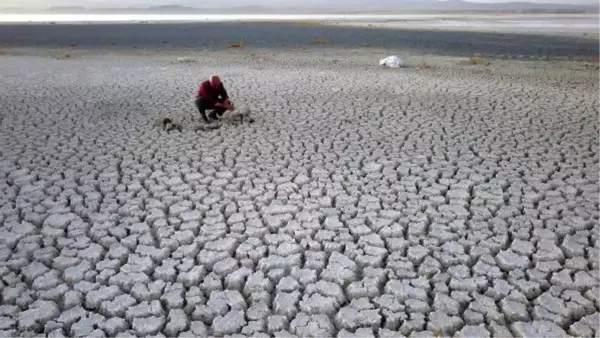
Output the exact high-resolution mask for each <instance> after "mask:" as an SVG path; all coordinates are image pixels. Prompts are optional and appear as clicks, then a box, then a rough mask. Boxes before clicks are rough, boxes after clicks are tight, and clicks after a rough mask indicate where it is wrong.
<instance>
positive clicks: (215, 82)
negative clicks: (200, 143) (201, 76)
mask: <svg viewBox="0 0 600 338" xmlns="http://www.w3.org/2000/svg"><path fill="white" fill-rule="evenodd" d="M195 103H196V107H197V108H198V111H200V115H202V119H204V121H206V122H207V123H210V122H212V121H213V120H217V119H218V118H219V117H220V116H221V115H223V113H225V111H227V110H229V111H233V110H234V107H233V104H232V103H231V101H230V100H229V95H228V94H227V91H226V90H225V87H224V86H223V83H222V82H221V79H220V78H219V76H217V75H213V76H211V77H210V79H209V80H206V81H204V82H202V84H200V88H198V92H197V93H196V100H195ZM207 109H212V111H211V112H210V113H209V114H208V116H207V115H206V110H207Z"/></svg>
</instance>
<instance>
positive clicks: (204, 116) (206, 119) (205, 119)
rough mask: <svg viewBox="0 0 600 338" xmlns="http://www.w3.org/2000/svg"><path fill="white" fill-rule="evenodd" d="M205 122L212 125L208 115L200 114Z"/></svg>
mask: <svg viewBox="0 0 600 338" xmlns="http://www.w3.org/2000/svg"><path fill="white" fill-rule="evenodd" d="M200 115H201V116H202V119H203V120H204V122H207V123H210V120H209V119H208V118H207V117H206V113H200Z"/></svg>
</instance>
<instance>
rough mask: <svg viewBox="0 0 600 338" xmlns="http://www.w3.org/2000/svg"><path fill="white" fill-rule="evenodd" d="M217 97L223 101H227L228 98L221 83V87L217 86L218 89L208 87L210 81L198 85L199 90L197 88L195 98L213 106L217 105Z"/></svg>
mask: <svg viewBox="0 0 600 338" xmlns="http://www.w3.org/2000/svg"><path fill="white" fill-rule="evenodd" d="M219 95H220V96H221V97H222V98H223V99H224V100H227V99H228V98H229V95H227V91H226V90H225V87H223V83H221V85H219V87H217V88H213V87H212V86H211V85H210V81H209V80H206V81H204V82H202V84H200V88H198V92H197V93H196V98H203V99H205V100H206V101H208V102H210V103H212V104H215V103H217V100H218V98H219Z"/></svg>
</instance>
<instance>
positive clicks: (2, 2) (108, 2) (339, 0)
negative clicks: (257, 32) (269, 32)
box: [0, 0, 598, 8]
mask: <svg viewBox="0 0 600 338" xmlns="http://www.w3.org/2000/svg"><path fill="white" fill-rule="evenodd" d="M380 1H382V0H364V2H365V4H366V5H367V4H373V3H378V2H380ZM383 1H385V2H386V3H390V1H389V0H383ZM470 1H471V2H488V3H490V2H510V1H502V0H470ZM278 2H280V1H279V0H0V8H2V7H24V8H47V7H53V6H82V7H128V6H159V5H165V4H168V5H172V4H180V5H186V6H196V7H202V6H211V7H218V6H219V5H223V4H227V5H238V4H240V5H260V4H274V3H278ZM286 2H287V3H289V4H290V5H292V4H294V3H296V4H302V3H307V2H308V3H312V4H322V3H327V4H340V5H342V7H343V4H344V1H343V0H325V1H323V0H311V1H306V0H302V1H301V0H292V1H286ZM353 2H356V1H353ZM394 2H395V3H398V4H400V3H401V2H402V0H396V1H394ZM529 2H535V3H568V4H596V3H598V1H597V0H529Z"/></svg>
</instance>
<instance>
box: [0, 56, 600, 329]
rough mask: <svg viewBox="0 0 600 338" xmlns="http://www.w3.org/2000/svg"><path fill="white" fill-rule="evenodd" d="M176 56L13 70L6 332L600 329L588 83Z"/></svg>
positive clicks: (10, 61) (0, 134)
mask: <svg viewBox="0 0 600 338" xmlns="http://www.w3.org/2000/svg"><path fill="white" fill-rule="evenodd" d="M170 59H171V57H168V58H142V57H123V58H120V59H118V58H114V57H108V56H99V55H96V56H86V57H83V56H82V57H79V58H73V59H70V60H54V59H49V58H41V57H20V58H17V57H9V56H5V57H2V59H1V62H0V73H1V74H2V77H0V88H3V89H2V90H1V91H0V157H1V161H0V205H1V207H0V279H1V281H2V282H1V283H0V292H1V300H2V302H1V303H2V305H0V330H1V331H0V335H2V336H19V335H22V336H34V335H48V336H53V337H59V336H95V337H102V336H147V335H158V336H161V335H164V336H193V335H196V336H205V335H215V336H229V335H238V336H239V335H243V336H261V335H262V336H273V337H282V336H292V335H296V336H349V337H351V336H360V337H367V336H380V337H391V336H413V337H416V336H431V335H445V336H456V337H474V336H476V337H488V336H490V337H492V336H496V337H506V336H510V335H514V336H526V337H539V336H545V337H550V336H553V337H562V336H566V335H572V336H585V337H594V336H598V334H599V332H598V327H599V318H600V314H599V312H598V311H599V306H600V304H599V296H598V293H599V277H600V273H599V261H598V259H599V257H598V252H599V251H598V250H599V239H598V232H599V230H600V229H599V223H598V212H599V208H598V160H599V158H598V96H597V93H598V82H597V76H598V75H597V72H596V73H594V72H593V71H589V70H577V69H574V68H573V67H570V66H569V64H563V63H556V64H554V63H538V64H535V63H516V62H504V63H503V62H496V63H493V64H492V65H491V66H489V67H479V66H476V67H469V66H465V65H461V64H459V63H457V62H455V61H453V60H450V61H447V62H446V63H441V64H439V65H437V66H436V67H434V68H432V69H416V68H406V69H398V70H393V69H386V68H380V67H378V66H377V56H376V55H372V54H369V53H368V52H350V51H346V52H341V51H340V52H336V53H333V52H331V53H329V54H328V53H325V52H323V53H322V54H318V56H315V55H314V54H309V53H302V52H294V53H292V52H290V53H283V52H257V53H246V52H235V53H233V52H228V53H225V52H223V53H214V54H209V55H204V56H198V57H197V59H198V62H194V63H186V64H173V63H171V62H169V60H170ZM172 59H174V58H172ZM212 73H217V74H220V75H221V76H222V78H223V81H224V83H225V85H226V86H227V88H228V90H229V92H230V94H231V96H232V97H233V98H234V101H235V102H238V103H240V104H246V105H248V106H250V107H251V108H252V111H253V117H254V118H255V119H256V122H255V123H254V124H242V125H240V124H228V123H223V125H222V126H221V127H220V128H218V129H215V130H201V129H198V128H196V127H198V126H201V125H202V124H203V122H201V119H199V117H198V115H197V112H196V110H195V107H194V105H193V102H192V101H191V99H190V98H191V96H192V95H193V93H194V91H195V89H196V87H197V85H198V83H199V82H200V81H202V80H204V79H205V78H207V77H208V76H209V75H210V74H212ZM166 116H169V117H172V118H174V119H176V120H178V121H180V122H182V123H183V131H182V132H176V131H175V132H170V133H165V132H163V131H161V130H160V129H159V128H157V127H155V126H154V125H153V123H154V121H156V120H157V119H159V118H162V117H166Z"/></svg>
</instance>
